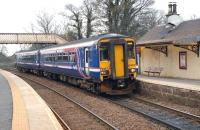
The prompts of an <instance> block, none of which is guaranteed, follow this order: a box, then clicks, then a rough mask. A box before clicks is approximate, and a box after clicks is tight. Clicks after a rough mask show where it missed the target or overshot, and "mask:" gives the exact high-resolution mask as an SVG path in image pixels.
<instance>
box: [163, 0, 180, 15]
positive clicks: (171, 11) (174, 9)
mask: <svg viewBox="0 0 200 130" xmlns="http://www.w3.org/2000/svg"><path fill="white" fill-rule="evenodd" d="M168 8H169V9H168V14H167V15H166V16H167V17H169V16H171V15H178V14H177V4H176V2H169V4H168Z"/></svg>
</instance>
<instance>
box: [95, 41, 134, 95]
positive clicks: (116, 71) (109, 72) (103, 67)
mask: <svg viewBox="0 0 200 130" xmlns="http://www.w3.org/2000/svg"><path fill="white" fill-rule="evenodd" d="M98 48H99V54H100V56H99V65H100V80H101V85H100V88H101V92H102V93H107V94H109V95H124V94H129V93H131V92H132V90H133V89H134V86H133V83H134V81H135V78H136V71H135V70H136V60H135V44H134V40H133V39H132V38H115V39H114V38H113V39H102V40H100V41H99V44H98Z"/></svg>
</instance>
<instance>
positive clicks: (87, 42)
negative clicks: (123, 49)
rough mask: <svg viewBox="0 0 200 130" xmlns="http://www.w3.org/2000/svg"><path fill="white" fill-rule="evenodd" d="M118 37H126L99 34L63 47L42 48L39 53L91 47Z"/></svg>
mask: <svg viewBox="0 0 200 130" xmlns="http://www.w3.org/2000/svg"><path fill="white" fill-rule="evenodd" d="M120 37H127V36H125V35H121V34H114V33H109V34H101V35H98V36H93V37H90V38H84V39H81V40H76V41H72V42H67V43H66V44H63V45H55V46H50V47H46V48H42V49H41V52H44V51H47V50H48V51H51V50H52V51H53V50H57V49H63V47H67V48H71V47H85V46H92V45H95V44H97V43H98V41H99V40H100V39H104V38H120Z"/></svg>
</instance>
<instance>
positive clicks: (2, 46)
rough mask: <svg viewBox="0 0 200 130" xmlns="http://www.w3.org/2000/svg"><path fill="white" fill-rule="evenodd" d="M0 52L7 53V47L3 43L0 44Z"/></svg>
mask: <svg viewBox="0 0 200 130" xmlns="http://www.w3.org/2000/svg"><path fill="white" fill-rule="evenodd" d="M0 53H1V54H3V55H7V54H8V49H7V47H6V45H5V44H1V45H0Z"/></svg>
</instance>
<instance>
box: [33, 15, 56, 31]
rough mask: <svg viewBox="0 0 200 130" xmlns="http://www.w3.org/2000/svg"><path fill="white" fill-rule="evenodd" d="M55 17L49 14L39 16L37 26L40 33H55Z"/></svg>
mask: <svg viewBox="0 0 200 130" xmlns="http://www.w3.org/2000/svg"><path fill="white" fill-rule="evenodd" d="M53 19H54V16H53V15H50V14H48V13H47V12H41V13H40V14H38V15H37V20H36V21H37V24H38V27H39V31H40V32H42V33H53V31H54V21H53Z"/></svg>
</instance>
